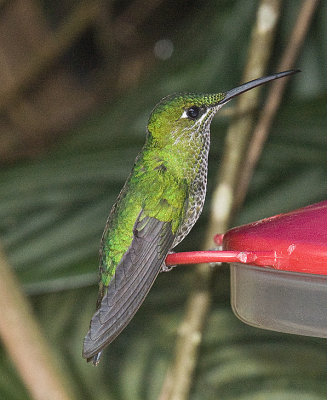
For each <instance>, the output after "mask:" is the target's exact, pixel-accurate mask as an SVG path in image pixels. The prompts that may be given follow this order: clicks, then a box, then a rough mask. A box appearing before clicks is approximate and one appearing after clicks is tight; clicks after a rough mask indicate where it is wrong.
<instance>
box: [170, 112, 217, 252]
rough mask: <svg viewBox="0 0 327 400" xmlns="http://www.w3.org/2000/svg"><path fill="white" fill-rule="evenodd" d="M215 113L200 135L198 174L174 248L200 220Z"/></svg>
mask: <svg viewBox="0 0 327 400" xmlns="http://www.w3.org/2000/svg"><path fill="white" fill-rule="evenodd" d="M214 114H215V112H214V111H213V110H212V112H211V115H210V117H209V118H207V120H206V122H205V126H203V129H202V131H201V132H199V133H198V134H200V135H201V136H202V140H203V142H202V143H203V145H202V149H201V151H200V153H199V157H198V163H197V169H198V172H197V174H196V176H195V178H194V180H193V181H192V183H191V184H190V187H189V196H188V203H187V208H186V211H185V216H184V219H183V222H182V224H181V226H180V227H179V229H178V231H177V235H176V237H175V240H174V243H173V246H172V248H173V247H175V246H177V245H178V243H180V242H181V241H182V240H183V239H184V238H185V236H187V234H188V233H189V232H190V230H191V229H192V228H193V226H194V224H195V223H196V221H197V220H198V218H199V216H200V214H201V212H202V209H203V205H204V201H205V197H206V190H207V173H208V155H209V149H210V123H211V120H212V118H213V116H214Z"/></svg>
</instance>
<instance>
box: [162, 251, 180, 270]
mask: <svg viewBox="0 0 327 400" xmlns="http://www.w3.org/2000/svg"><path fill="white" fill-rule="evenodd" d="M173 253H175V251H169V252H168V254H173ZM168 254H167V255H168ZM175 267H177V265H166V263H165V261H164V262H163V263H162V265H161V267H160V272H170V271H171V270H172V269H173V268H175Z"/></svg>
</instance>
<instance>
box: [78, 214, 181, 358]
mask: <svg viewBox="0 0 327 400" xmlns="http://www.w3.org/2000/svg"><path fill="white" fill-rule="evenodd" d="M133 234H134V237H133V241H132V243H131V245H130V247H129V249H128V250H127V252H126V253H125V254H124V256H123V258H122V260H121V261H120V263H119V264H118V265H117V268H116V271H115V275H114V277H113V278H112V280H111V281H110V283H109V286H108V290H107V292H106V294H105V295H104V297H103V299H102V302H101V305H100V308H99V309H98V310H97V311H96V312H95V314H94V315H93V318H92V320H91V323H90V329H89V332H88V334H87V335H86V337H85V339H84V349H83V357H84V358H87V359H88V361H90V360H91V359H93V362H94V363H96V362H97V359H98V357H97V354H98V353H99V352H100V351H101V350H102V349H103V348H104V347H105V346H106V345H108V344H109V343H110V342H112V341H113V340H114V339H115V338H116V337H117V336H118V335H119V333H120V332H121V331H122V330H123V329H124V328H125V326H126V325H127V324H128V323H129V322H130V320H131V319H132V317H133V316H134V314H135V313H136V311H137V310H138V308H139V307H140V306H141V304H142V302H143V300H144V299H145V297H146V295H147V293H148V291H149V290H150V288H151V286H152V284H153V282H154V280H155V278H156V276H157V275H158V273H159V271H160V267H161V265H162V263H163V262H164V259H165V257H166V255H167V253H168V251H169V250H170V248H171V246H172V243H173V241H174V237H175V235H174V234H173V232H172V226H171V223H170V222H164V221H160V220H158V219H156V218H154V217H149V216H147V215H146V214H145V213H144V211H141V213H140V214H139V216H138V219H137V221H136V223H135V226H134V232H133Z"/></svg>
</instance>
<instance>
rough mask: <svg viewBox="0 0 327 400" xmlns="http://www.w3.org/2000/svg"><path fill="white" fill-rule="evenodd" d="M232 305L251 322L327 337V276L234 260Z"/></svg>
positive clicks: (280, 330)
mask: <svg viewBox="0 0 327 400" xmlns="http://www.w3.org/2000/svg"><path fill="white" fill-rule="evenodd" d="M231 304H232V308H233V311H234V313H235V315H236V316H237V317H238V318H239V319H240V320H242V321H243V322H245V323H247V324H249V325H252V326H255V327H258V328H264V329H270V330H274V331H278V332H285V333H293V334H297V335H306V336H316V337H322V338H327V276H323V275H313V274H304V273H298V272H286V271H279V270H274V269H272V268H264V267H256V266H253V265H245V264H238V263H233V264H231Z"/></svg>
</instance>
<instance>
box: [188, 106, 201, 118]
mask: <svg viewBox="0 0 327 400" xmlns="http://www.w3.org/2000/svg"><path fill="white" fill-rule="evenodd" d="M200 113H201V109H200V107H198V106H192V107H190V108H188V109H187V110H186V115H187V117H188V118H190V119H197V118H198V117H199V116H200Z"/></svg>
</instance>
